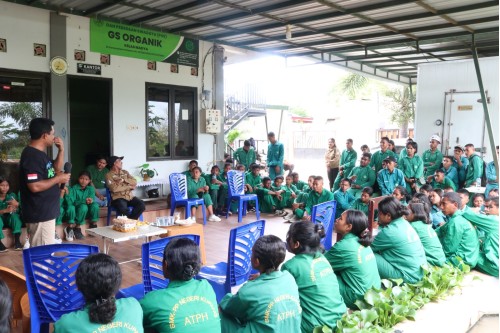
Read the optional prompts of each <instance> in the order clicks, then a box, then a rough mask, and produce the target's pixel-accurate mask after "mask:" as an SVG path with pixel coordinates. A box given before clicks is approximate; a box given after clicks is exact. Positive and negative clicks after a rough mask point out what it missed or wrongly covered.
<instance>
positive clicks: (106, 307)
mask: <svg viewBox="0 0 500 333" xmlns="http://www.w3.org/2000/svg"><path fill="white" fill-rule="evenodd" d="M115 314H116V299H115V297H114V296H111V297H109V298H101V299H97V300H96V301H95V302H93V303H90V305H89V318H90V321H91V322H93V323H99V324H108V323H110V322H111V321H113V318H115Z"/></svg>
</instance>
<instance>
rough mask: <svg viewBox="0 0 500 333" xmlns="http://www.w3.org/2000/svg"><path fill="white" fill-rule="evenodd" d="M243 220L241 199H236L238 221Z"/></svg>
mask: <svg viewBox="0 0 500 333" xmlns="http://www.w3.org/2000/svg"><path fill="white" fill-rule="evenodd" d="M241 221H243V200H241V199H238V223H240V222H241Z"/></svg>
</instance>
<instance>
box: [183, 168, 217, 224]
mask: <svg viewBox="0 0 500 333" xmlns="http://www.w3.org/2000/svg"><path fill="white" fill-rule="evenodd" d="M201 174H202V172H201V168H200V167H198V166H195V167H193V168H192V169H191V177H188V178H187V187H188V190H187V192H188V198H189V199H195V198H196V199H199V198H203V201H204V202H205V206H206V207H207V212H208V220H209V221H210V222H220V218H219V217H218V216H217V215H215V214H214V210H213V203H212V198H210V194H209V190H210V188H209V187H208V186H207V182H206V181H205V178H203V177H202V176H201ZM196 208H197V206H193V207H192V208H191V220H193V221H196Z"/></svg>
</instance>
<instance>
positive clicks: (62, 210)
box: [54, 185, 75, 244]
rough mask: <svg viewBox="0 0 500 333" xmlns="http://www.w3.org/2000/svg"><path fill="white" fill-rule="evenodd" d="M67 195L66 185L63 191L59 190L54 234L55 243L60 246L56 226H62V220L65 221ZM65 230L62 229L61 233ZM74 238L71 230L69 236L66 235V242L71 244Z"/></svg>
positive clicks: (60, 241)
mask: <svg viewBox="0 0 500 333" xmlns="http://www.w3.org/2000/svg"><path fill="white" fill-rule="evenodd" d="M68 195H69V187H68V186H67V185H65V186H64V188H63V189H59V216H58V217H57V218H56V233H55V235H54V236H55V241H56V244H61V243H62V240H61V238H60V237H59V234H58V233H57V226H60V225H62V223H63V219H67V217H66V197H67V196H68ZM65 229H66V228H63V233H64V230H65ZM74 237H75V234H74V233H73V230H71V232H70V234H68V235H66V240H67V241H68V242H72V241H73V239H74Z"/></svg>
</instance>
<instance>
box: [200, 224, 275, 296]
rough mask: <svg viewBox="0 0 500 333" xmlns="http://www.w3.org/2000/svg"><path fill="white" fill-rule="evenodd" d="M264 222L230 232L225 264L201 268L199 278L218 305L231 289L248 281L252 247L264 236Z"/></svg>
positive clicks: (247, 225) (250, 269) (246, 225)
mask: <svg viewBox="0 0 500 333" xmlns="http://www.w3.org/2000/svg"><path fill="white" fill-rule="evenodd" d="M264 227H265V221H264V220H259V221H255V222H252V223H248V224H245V225H242V226H240V227H237V228H234V229H232V230H231V233H230V235H229V246H228V258H227V262H220V263H217V264H215V265H212V266H204V267H202V268H201V271H200V274H199V275H198V276H199V277H200V278H203V279H207V280H208V282H210V284H211V285H212V287H213V288H214V291H215V295H216V296H217V303H219V302H220V301H221V299H222V297H224V295H225V294H227V293H229V292H231V287H234V286H238V285H240V284H243V283H245V282H246V281H248V277H249V276H250V273H251V271H252V262H251V259H252V247H253V245H254V244H255V241H256V240H257V239H258V238H259V237H261V236H262V235H264Z"/></svg>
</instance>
